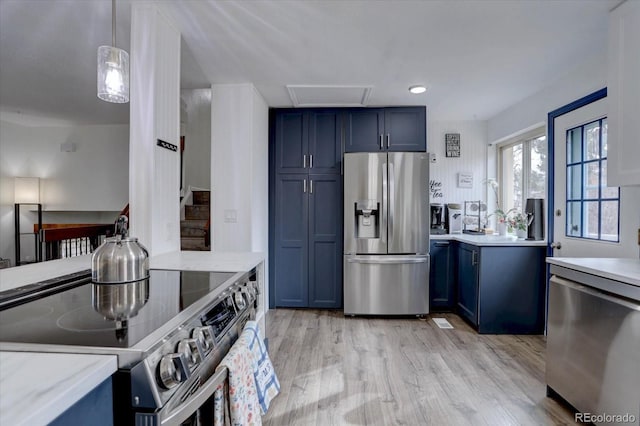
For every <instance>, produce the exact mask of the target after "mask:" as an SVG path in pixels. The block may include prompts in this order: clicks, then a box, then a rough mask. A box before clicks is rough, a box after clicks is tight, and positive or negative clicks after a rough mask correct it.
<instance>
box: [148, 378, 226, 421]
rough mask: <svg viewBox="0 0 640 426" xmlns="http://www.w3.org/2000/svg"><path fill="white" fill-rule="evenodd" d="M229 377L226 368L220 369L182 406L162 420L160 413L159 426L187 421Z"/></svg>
mask: <svg viewBox="0 0 640 426" xmlns="http://www.w3.org/2000/svg"><path fill="white" fill-rule="evenodd" d="M228 375H229V370H228V369H227V367H222V368H221V369H220V370H219V371H216V373H215V374H214V375H213V376H211V378H209V380H207V381H206V382H205V383H204V385H202V386H200V387H199V388H198V390H197V391H196V392H195V393H194V394H193V395H192V396H191V397H190V398H189V399H187V401H185V403H184V404H182V405H180V406H179V407H178V408H177V409H176V410H175V411H172V412H171V413H170V414H169V415H168V416H167V417H166V418H162V417H163V416H162V413H160V419H159V420H160V423H159V424H160V425H169V424H171V425H174V424H180V423H182V422H184V421H185V420H187V419H188V418H189V417H190V416H191V415H193V413H195V412H196V411H197V410H198V408H200V407H201V406H202V404H204V403H205V402H206V401H207V400H208V399H209V398H211V396H212V395H213V393H214V392H215V391H216V388H217V387H218V385H220V384H221V383H224V381H225V380H227V377H228Z"/></svg>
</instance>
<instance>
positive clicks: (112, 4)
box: [111, 0, 116, 47]
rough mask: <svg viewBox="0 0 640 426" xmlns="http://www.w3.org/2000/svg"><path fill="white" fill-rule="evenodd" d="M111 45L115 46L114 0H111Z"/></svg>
mask: <svg viewBox="0 0 640 426" xmlns="http://www.w3.org/2000/svg"><path fill="white" fill-rule="evenodd" d="M111 45H112V46H113V47H116V0H111Z"/></svg>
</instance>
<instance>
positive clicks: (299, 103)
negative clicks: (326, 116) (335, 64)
mask: <svg viewBox="0 0 640 426" xmlns="http://www.w3.org/2000/svg"><path fill="white" fill-rule="evenodd" d="M286 87H287V90H288V92H289V97H290V98H291V102H293V106H295V107H329V106H333V107H344V106H352V107H358V106H366V105H367V103H368V101H369V96H370V94H371V90H372V89H373V87H372V86H330V85H287V86H286Z"/></svg>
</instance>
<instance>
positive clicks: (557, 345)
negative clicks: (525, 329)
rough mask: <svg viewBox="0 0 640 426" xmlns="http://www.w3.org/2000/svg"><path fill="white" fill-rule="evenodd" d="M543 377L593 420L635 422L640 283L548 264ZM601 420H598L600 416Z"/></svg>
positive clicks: (639, 396)
mask: <svg viewBox="0 0 640 426" xmlns="http://www.w3.org/2000/svg"><path fill="white" fill-rule="evenodd" d="M551 272H552V274H554V275H553V276H552V277H551V280H550V284H549V311H548V312H549V316H548V324H547V354H546V365H547V371H546V380H547V390H548V391H550V392H548V394H549V395H553V394H554V393H555V394H557V395H559V396H560V397H562V398H563V399H564V400H565V401H567V402H568V403H569V404H571V405H572V406H573V407H574V408H575V409H576V410H577V411H578V412H579V413H583V414H584V413H588V415H590V416H596V417H591V418H590V421H591V422H593V423H594V424H635V425H638V424H639V422H640V287H636V286H633V285H630V284H625V283H621V282H619V281H614V280H609V279H606V278H601V277H598V276H595V275H591V274H586V273H582V272H578V271H575V270H571V269H568V268H563V267H559V266H555V265H552V267H551ZM600 420H602V421H600Z"/></svg>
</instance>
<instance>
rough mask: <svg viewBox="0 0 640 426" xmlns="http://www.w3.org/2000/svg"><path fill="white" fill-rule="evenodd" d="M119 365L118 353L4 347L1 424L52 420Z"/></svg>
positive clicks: (1, 357) (0, 355) (0, 361)
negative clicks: (46, 350) (87, 352)
mask: <svg viewBox="0 0 640 426" xmlns="http://www.w3.org/2000/svg"><path fill="white" fill-rule="evenodd" d="M0 349H1V347H0ZM8 365H11V366H12V368H8V367H7V366H8ZM117 369H118V362H117V357H116V356H115V355H80V354H61V353H58V354H52V353H37V352H8V351H0V395H1V398H0V400H1V401H2V402H1V403H0V407H2V409H1V410H0V424H3V425H5V424H6V425H9V424H11V425H19V424H24V425H37V424H48V423H50V422H51V421H53V420H55V419H56V418H57V417H58V416H59V415H60V414H62V413H64V412H65V411H66V410H67V409H69V408H70V407H71V406H73V404H75V403H76V402H78V401H79V400H80V399H82V398H83V397H84V396H85V395H87V394H88V393H89V392H91V391H92V390H93V389H95V388H96V387H97V386H98V385H100V384H101V383H102V382H103V381H105V380H106V379H107V378H109V377H110V376H111V375H112V374H113V373H115V372H116V370H117ZM7 370H10V371H7Z"/></svg>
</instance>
